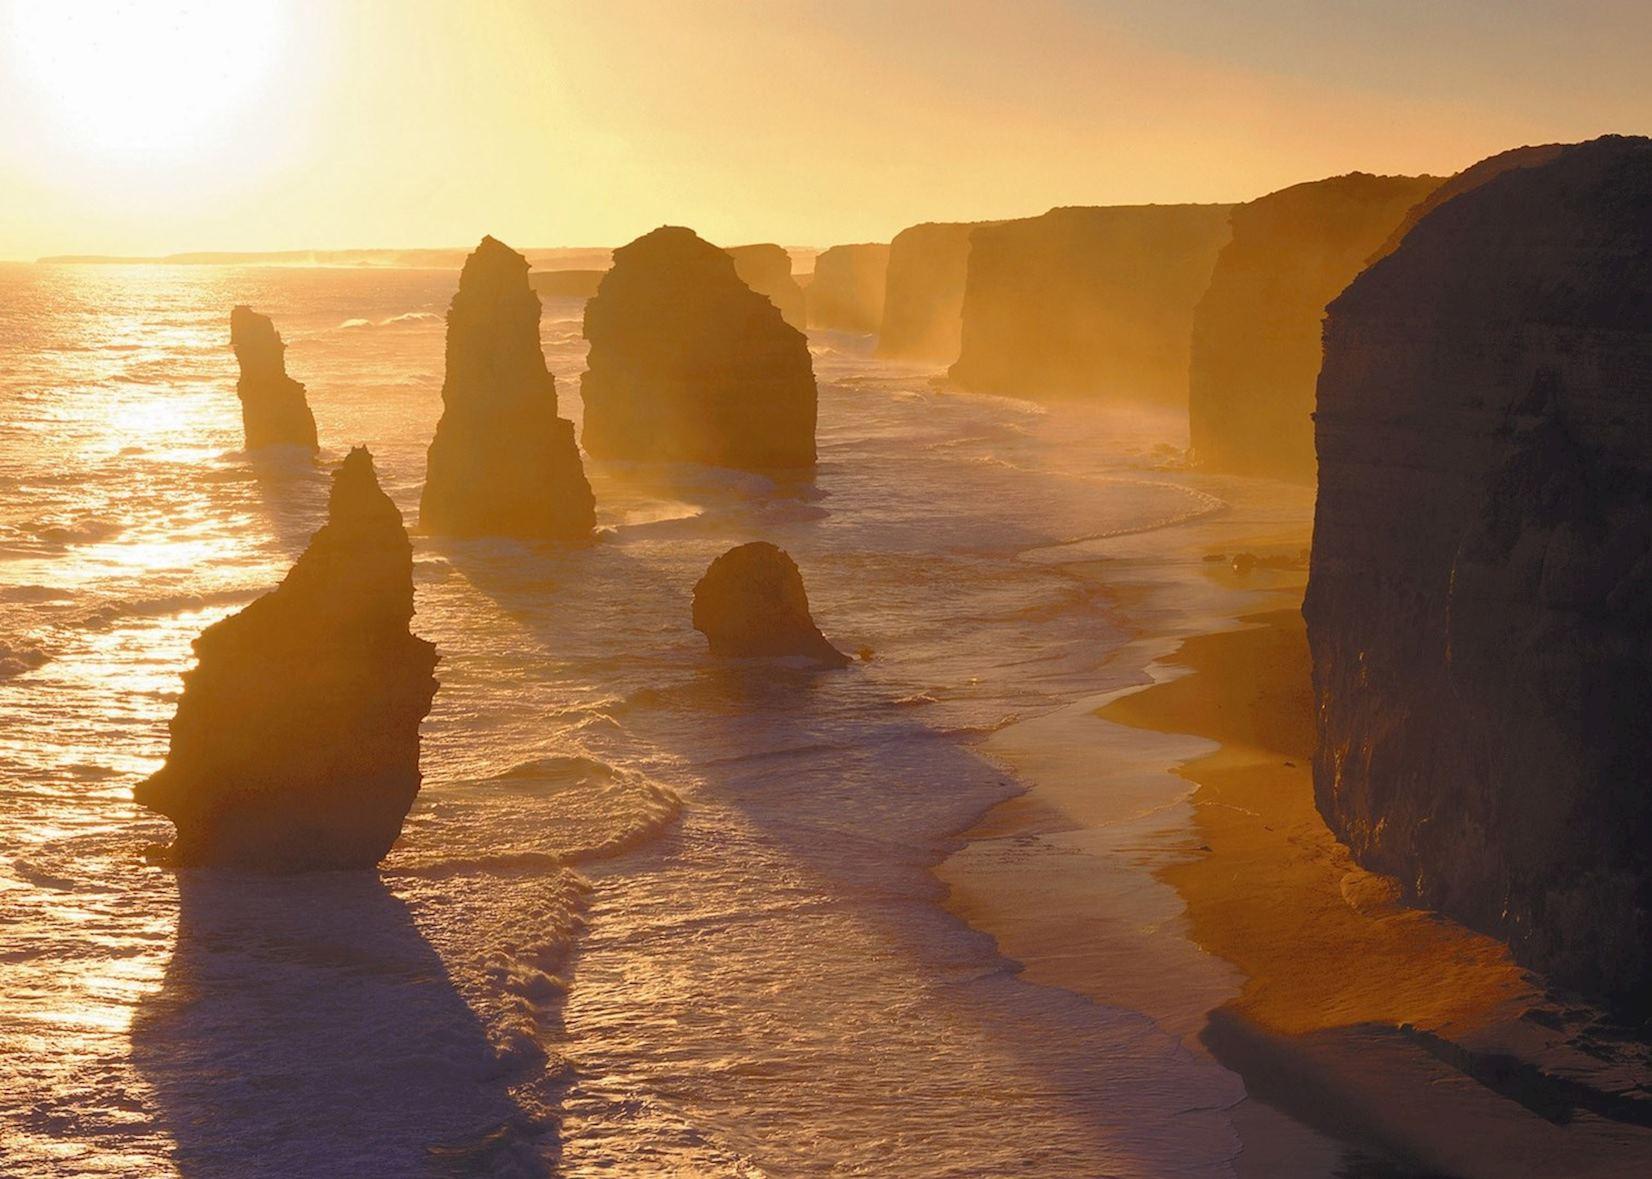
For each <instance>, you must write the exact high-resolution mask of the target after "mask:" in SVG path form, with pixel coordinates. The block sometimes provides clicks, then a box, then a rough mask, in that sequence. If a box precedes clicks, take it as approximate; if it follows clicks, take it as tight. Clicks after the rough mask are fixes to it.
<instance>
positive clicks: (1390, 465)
mask: <svg viewBox="0 0 1652 1179" xmlns="http://www.w3.org/2000/svg"><path fill="white" fill-rule="evenodd" d="M1316 437H1317V443H1318V450H1319V472H1320V473H1319V504H1318V512H1317V516H1316V520H1315V528H1314V546H1313V560H1312V571H1311V581H1310V584H1309V587H1308V595H1307V600H1306V603H1305V605H1304V613H1305V615H1306V616H1307V620H1308V636H1309V640H1310V643H1311V645H1312V651H1313V675H1314V692H1315V695H1316V698H1317V706H1318V707H1317V721H1318V726H1319V751H1318V754H1317V757H1316V760H1315V767H1314V768H1315V790H1316V794H1317V799H1318V803H1319V807H1320V810H1321V811H1322V812H1323V813H1324V815H1325V817H1326V819H1327V821H1328V822H1329V823H1330V825H1331V827H1332V829H1333V830H1334V831H1335V832H1336V833H1337V834H1338V836H1339V837H1341V838H1342V839H1343V840H1345V841H1346V842H1347V843H1348V845H1349V846H1350V847H1351V849H1352V850H1353V852H1354V854H1355V856H1356V857H1357V858H1358V859H1359V860H1360V861H1361V862H1362V863H1364V864H1366V865H1367V866H1369V867H1371V868H1375V869H1377V870H1380V871H1383V872H1388V873H1392V874H1393V875H1395V876H1397V877H1398V878H1399V880H1400V882H1401V884H1402V885H1403V887H1404V889H1405V890H1406V892H1407V894H1408V895H1409V896H1410V897H1411V898H1412V899H1414V900H1416V901H1419V902H1421V903H1423V904H1426V905H1430V906H1434V907H1437V908H1439V909H1441V910H1443V911H1445V912H1447V913H1449V914H1452V915H1453V916H1456V917H1458V918H1460V919H1462V920H1463V921H1465V922H1467V923H1468V924H1470V925H1473V926H1475V927H1477V928H1480V929H1483V930H1487V931H1489V932H1492V933H1494V934H1496V935H1497V936H1499V937H1502V938H1505V939H1506V940H1507V941H1508V942H1509V944H1510V945H1511V946H1512V948H1513V950H1514V954H1515V956H1516V958H1518V959H1519V960H1520V961H1522V962H1524V963H1527V964H1530V965H1533V966H1536V967H1539V968H1541V969H1543V970H1545V971H1548V972H1549V973H1550V974H1551V976H1552V977H1553V978H1554V979H1556V980H1557V981H1559V982H1562V983H1564V984H1567V985H1571V986H1575V987H1577V988H1580V989H1583V990H1586V991H1590V992H1594V993H1598V994H1604V995H1606V996H1608V997H1610V998H1613V999H1616V1000H1619V1001H1621V1002H1626V1003H1630V1004H1634V1005H1636V1006H1639V1007H1642V1008H1644V1007H1647V1006H1652V1000H1649V997H1652V855H1649V854H1648V850H1647V849H1648V847H1652V789H1649V788H1648V787H1649V783H1652V727H1649V726H1648V724H1647V717H1648V715H1652V141H1649V140H1646V139H1639V138H1635V139H1629V138H1617V137H1612V138H1606V139H1599V140H1595V141H1593V142H1590V143H1586V144H1581V145H1577V146H1573V147H1570V148H1567V149H1565V150H1563V151H1560V152H1558V153H1556V154H1555V155H1554V156H1553V158H1551V159H1550V160H1548V161H1547V162H1544V163H1541V164H1537V165H1535V166H1531V167H1521V168H1515V169H1513V170H1508V171H1504V172H1503V173H1502V174H1500V175H1497V176H1495V177H1494V178H1492V179H1490V180H1488V181H1486V182H1485V183H1483V184H1481V185H1479V186H1478V187H1475V188H1473V189H1472V190H1470V191H1467V192H1464V193H1462V194H1461V195H1458V196H1456V197H1454V198H1453V199H1451V200H1449V201H1446V202H1444V203H1443V204H1440V205H1438V206H1437V207H1436V208H1434V209H1433V210H1432V211H1431V212H1429V213H1428V214H1426V215H1425V216H1423V217H1422V218H1421V219H1420V220H1419V221H1418V222H1417V224H1416V226H1415V227H1414V228H1413V229H1412V230H1411V231H1410V232H1409V233H1408V234H1407V235H1406V236H1405V239H1404V240H1403V241H1402V242H1401V243H1400V245H1399V248H1398V249H1396V250H1395V251H1394V252H1393V253H1392V254H1391V255H1389V256H1388V257H1387V258H1385V259H1383V260H1382V261H1381V262H1378V263H1377V264H1375V265H1374V266H1372V267H1371V268H1370V269H1368V270H1367V271H1365V272H1364V273H1363V274H1362V275H1361V276H1360V277H1359V278H1357V279H1356V280H1355V281H1354V282H1353V284H1352V285H1350V286H1349V288H1348V289H1347V290H1346V291H1345V292H1343V294H1342V295H1341V296H1340V297H1339V298H1337V299H1336V300H1335V301H1334V302H1333V303H1332V304H1331V306H1330V314H1329V319H1328V321H1327V324H1326V329H1325V360H1324V366H1323V371H1322V372H1321V373H1320V378H1319V402H1318V410H1317V416H1316Z"/></svg>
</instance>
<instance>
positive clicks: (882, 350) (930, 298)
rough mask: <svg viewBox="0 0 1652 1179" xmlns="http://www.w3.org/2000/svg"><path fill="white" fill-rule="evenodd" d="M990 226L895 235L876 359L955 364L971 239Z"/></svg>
mask: <svg viewBox="0 0 1652 1179" xmlns="http://www.w3.org/2000/svg"><path fill="white" fill-rule="evenodd" d="M992 224H995V223H994V222H991V221H968V222H926V223H925V224H923V225H914V226H911V227H910V228H908V229H903V230H901V231H900V232H899V233H897V234H896V235H895V240H894V241H892V242H890V243H889V263H888V271H887V279H886V282H885V285H884V303H883V325H882V327H881V328H880V329H879V331H878V355H879V356H884V357H887V358H889V359H891V360H910V361H925V362H929V363H934V364H941V365H947V364H951V363H952V362H953V361H954V360H957V359H958V340H959V335H960V332H961V331H962V325H963V318H962V317H963V310H964V280H965V278H966V277H967V276H968V273H969V250H970V238H971V235H972V234H974V232H975V231H976V230H977V229H979V228H980V227H981V226H983V225H992ZM817 265H818V263H817Z"/></svg>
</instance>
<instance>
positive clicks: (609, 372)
mask: <svg viewBox="0 0 1652 1179" xmlns="http://www.w3.org/2000/svg"><path fill="white" fill-rule="evenodd" d="M585 338H586V339H587V340H589V341H590V344H591V350H590V355H589V359H588V361H587V365H588V368H587V370H586V372H585V375H584V377H582V378H581V382H580V392H581V395H582V396H583V398H584V401H585V433H584V441H585V448H586V450H588V451H589V452H590V453H591V454H593V455H597V456H600V457H604V458H622V459H643V460H654V461H667V462H693V463H705V464H708V465H712V466H724V467H744V468H752V469H763V468H769V467H803V466H809V465H810V464H812V463H813V462H814V461H815V413H816V391H815V379H814V370H813V368H812V366H811V363H810V359H809V345H808V341H807V340H806V339H805V338H804V336H803V333H802V332H800V331H798V330H797V329H796V328H794V327H792V326H790V325H789V324H787V323H786V322H785V321H784V320H783V319H782V318H781V316H780V311H779V309H778V308H777V307H775V305H774V304H773V303H772V302H770V301H769V300H768V299H767V298H765V297H764V296H762V295H760V294H758V293H757V292H755V291H753V290H752V289H751V288H750V287H749V286H747V285H746V284H745V283H744V282H742V281H741V280H740V277H739V275H737V274H736V273H735V269H734V262H733V260H732V259H731V258H730V257H729V255H728V254H727V253H726V252H724V251H722V250H719V249H718V248H717V247H716V246H713V245H710V244H709V243H707V242H705V241H704V240H702V239H701V238H699V237H698V236H696V235H695V233H694V231H693V230H691V229H683V228H680V227H677V226H664V227H662V228H660V229H656V230H654V231H653V232H652V233H648V234H644V235H643V236H642V237H640V238H638V239H637V240H636V241H634V242H632V243H631V244H630V245H628V246H622V247H621V248H620V249H617V250H615V251H614V268H613V269H612V270H610V271H609V272H608V273H607V274H606V275H605V276H604V277H603V280H602V285H601V287H599V288H598V290H597V293H596V296H595V297H594V298H593V299H591V301H590V302H588V303H587V304H586V305H585Z"/></svg>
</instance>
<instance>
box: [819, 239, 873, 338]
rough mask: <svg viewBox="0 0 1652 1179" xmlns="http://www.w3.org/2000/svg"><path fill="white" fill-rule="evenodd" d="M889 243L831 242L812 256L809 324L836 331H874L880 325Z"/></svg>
mask: <svg viewBox="0 0 1652 1179" xmlns="http://www.w3.org/2000/svg"><path fill="white" fill-rule="evenodd" d="M888 277H889V247H888V246H886V245H882V244H877V243H873V244H869V245H858V246H833V247H832V248H831V249H829V250H823V251H821V253H820V255H819V257H817V258H816V259H815V272H814V277H813V278H812V279H810V280H809V287H808V290H807V292H806V294H807V297H808V307H809V326H810V327H813V328H825V329H826V330H828V331H836V332H876V331H877V330H878V329H879V328H880V327H881V326H882V325H883V292H884V284H885V283H886V282H888Z"/></svg>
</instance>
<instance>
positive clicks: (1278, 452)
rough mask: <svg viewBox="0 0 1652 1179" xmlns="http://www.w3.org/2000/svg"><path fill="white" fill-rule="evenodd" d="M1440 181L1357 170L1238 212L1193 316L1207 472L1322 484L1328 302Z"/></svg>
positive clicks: (1191, 397) (1194, 409) (1198, 450)
mask: <svg viewBox="0 0 1652 1179" xmlns="http://www.w3.org/2000/svg"><path fill="white" fill-rule="evenodd" d="M1439 183H1440V180H1439V178H1438V177H1435V176H1371V175H1367V174H1365V173H1363V172H1355V173H1352V174H1350V175H1347V176H1333V177H1331V178H1330V179H1328V180H1314V181H1310V182H1309V183H1307V184H1297V185H1293V186H1292V187H1290V188H1286V189H1281V190H1280V191H1279V192H1275V193H1269V194H1268V195H1267V196H1265V197H1262V198H1261V199H1259V200H1254V201H1251V202H1250V203H1249V204H1245V205H1240V206H1238V207H1237V208H1236V209H1234V210H1233V218H1232V223H1233V240H1232V241H1230V242H1228V244H1227V245H1226V246H1224V247H1223V248H1222V252H1221V254H1220V255H1218V256H1217V259H1216V269H1215V271H1214V272H1212V274H1211V276H1210V287H1209V289H1207V290H1206V291H1205V293H1204V297H1203V298H1202V299H1200V300H1199V305H1198V308H1197V309H1196V310H1195V312H1194V315H1193V358H1192V371H1191V374H1190V381H1189V385H1188V423H1189V428H1190V433H1191V435H1192V442H1193V451H1194V454H1195V455H1196V456H1197V458H1198V461H1199V464H1200V465H1201V466H1205V467H1208V468H1211V469H1213V470H1220V471H1230V472H1233V473H1235V474H1240V475H1265V476H1271V477H1274V478H1280V479H1290V480H1294V481H1297V482H1303V483H1312V482H1313V480H1314V474H1315V471H1316V469H1317V468H1316V465H1315V463H1314V424H1313V411H1314V383H1315V381H1316V380H1317V379H1318V377H1319V350H1320V326H1321V323H1322V321H1323V320H1324V318H1325V305H1326V304H1327V303H1329V302H1330V301H1331V300H1332V299H1334V298H1335V297H1336V296H1337V295H1338V294H1340V293H1341V291H1342V289H1343V288H1344V287H1346V286H1347V285H1348V284H1349V283H1350V282H1351V281H1353V278H1354V276H1355V275H1356V274H1358V273H1359V272H1360V271H1361V270H1363V269H1364V268H1365V263H1366V260H1367V259H1368V258H1370V256H1371V254H1372V253H1373V251H1375V250H1377V249H1379V248H1380V247H1381V246H1382V244H1383V242H1384V241H1386V240H1387V239H1388V236H1389V234H1391V233H1393V231H1394V227H1395V226H1397V225H1398V224H1400V222H1401V221H1402V220H1404V219H1405V216H1406V214H1407V212H1408V211H1409V210H1410V209H1411V208H1412V207H1413V206H1414V205H1416V203H1417V202H1418V201H1419V200H1421V199H1423V198H1424V197H1425V196H1427V195H1428V194H1429V193H1430V192H1431V191H1433V190H1434V189H1435V188H1436V187H1438V186H1439Z"/></svg>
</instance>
